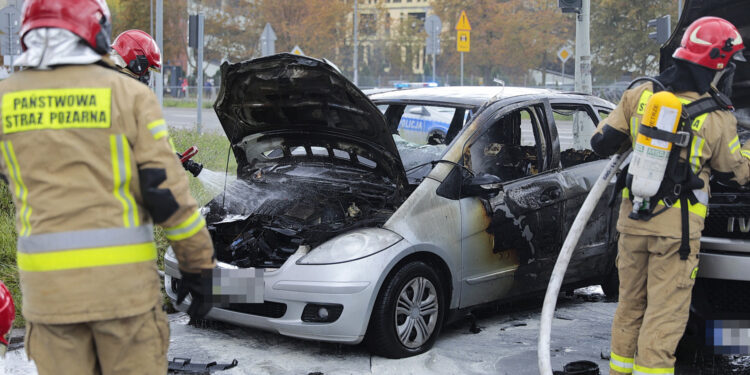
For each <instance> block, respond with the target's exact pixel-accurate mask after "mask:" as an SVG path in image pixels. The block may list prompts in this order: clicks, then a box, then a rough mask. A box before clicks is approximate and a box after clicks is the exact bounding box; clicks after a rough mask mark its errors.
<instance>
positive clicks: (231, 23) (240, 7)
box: [202, 0, 263, 63]
mask: <svg viewBox="0 0 750 375" xmlns="http://www.w3.org/2000/svg"><path fill="white" fill-rule="evenodd" d="M234 3H235V4H234V6H232V7H231V8H230V7H229V6H226V5H224V7H223V8H222V4H221V1H218V0H204V1H203V5H204V7H203V9H202V11H203V12H204V13H205V21H204V22H205V24H204V33H205V35H206V37H205V41H204V46H205V50H204V54H205V60H207V61H214V62H217V63H219V62H221V61H224V60H229V61H242V60H246V59H249V58H250V57H252V56H253V54H254V53H255V52H256V51H257V47H258V46H257V43H258V39H259V38H260V33H261V31H262V27H263V25H262V24H261V23H260V22H258V19H257V17H254V15H256V14H257V13H258V9H257V8H258V6H257V4H256V2H255V1H252V0H239V1H235V2H234ZM205 5H209V6H205Z"/></svg>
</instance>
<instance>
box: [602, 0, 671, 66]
mask: <svg viewBox="0 0 750 375" xmlns="http://www.w3.org/2000/svg"><path fill="white" fill-rule="evenodd" d="M667 14H671V15H672V21H673V25H674V24H675V23H676V20H677V18H676V14H677V4H675V2H673V1H651V0H632V1H618V0H600V1H597V2H596V3H595V4H594V3H592V5H591V52H592V55H593V56H595V57H596V58H595V59H594V61H593V63H594V68H595V69H596V72H597V76H598V77H600V78H604V79H610V80H614V79H617V78H619V77H620V76H621V75H622V74H623V73H626V72H630V73H633V74H634V75H653V74H654V73H656V72H658V70H659V45H658V44H657V43H656V42H655V41H653V40H651V39H649V38H648V33H649V31H655V30H649V28H648V27H647V25H648V20H650V19H654V18H656V17H659V16H663V15H667Z"/></svg>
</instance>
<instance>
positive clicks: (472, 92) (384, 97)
mask: <svg viewBox="0 0 750 375" xmlns="http://www.w3.org/2000/svg"><path fill="white" fill-rule="evenodd" d="M535 94H536V95H550V94H559V92H558V91H554V90H549V89H537V88H527V87H503V86H446V87H424V88H416V89H405V90H396V91H389V92H384V93H376V94H372V95H370V99H371V100H372V101H375V102H387V101H419V102H443V103H455V104H459V105H462V106H470V107H479V106H481V105H483V104H484V103H487V102H488V101H490V100H492V99H493V98H494V99H495V100H500V99H505V98H509V97H514V96H522V95H535Z"/></svg>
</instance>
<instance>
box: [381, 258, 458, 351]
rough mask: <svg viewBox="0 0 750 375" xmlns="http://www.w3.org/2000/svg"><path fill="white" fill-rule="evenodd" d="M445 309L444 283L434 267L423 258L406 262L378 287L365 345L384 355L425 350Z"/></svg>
mask: <svg viewBox="0 0 750 375" xmlns="http://www.w3.org/2000/svg"><path fill="white" fill-rule="evenodd" d="M445 311H446V303H445V295H444V293H443V284H442V282H441V280H440V277H439V276H438V274H437V273H436V272H435V270H433V269H432V267H430V266H428V265H427V264H425V263H424V262H420V261H417V262H412V263H408V264H406V265H405V266H403V267H401V269H399V270H398V271H397V272H396V273H395V274H394V275H393V276H392V277H390V278H389V279H388V280H386V282H385V283H384V284H383V286H382V288H381V292H380V294H379V296H378V299H377V300H376V302H375V306H374V308H373V311H372V317H371V318H370V326H369V328H368V332H367V346H368V347H369V348H370V350H371V351H372V352H374V353H375V354H378V355H381V356H383V357H387V358H404V357H410V356H413V355H417V354H421V353H424V352H426V351H427V350H429V349H430V348H431V347H432V345H433V344H434V343H435V339H436V338H437V336H438V334H439V333H440V329H441V327H442V325H443V320H444V312H445Z"/></svg>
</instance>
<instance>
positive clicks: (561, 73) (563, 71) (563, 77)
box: [544, 60, 565, 85]
mask: <svg viewBox="0 0 750 375" xmlns="http://www.w3.org/2000/svg"><path fill="white" fill-rule="evenodd" d="M560 65H561V66H562V67H561V68H560V75H562V81H561V82H562V84H563V85H564V84H565V60H563V61H562V64H560ZM544 84H545V85H546V84H547V82H545V83H544Z"/></svg>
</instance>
